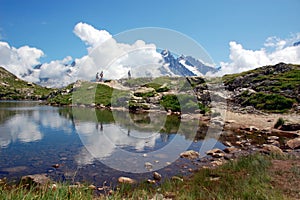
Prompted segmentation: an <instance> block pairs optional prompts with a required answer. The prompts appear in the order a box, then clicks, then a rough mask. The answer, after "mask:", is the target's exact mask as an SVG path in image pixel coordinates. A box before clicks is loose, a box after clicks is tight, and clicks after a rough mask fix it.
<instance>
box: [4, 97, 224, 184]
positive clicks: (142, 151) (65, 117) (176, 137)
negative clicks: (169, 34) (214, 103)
mask: <svg viewBox="0 0 300 200" xmlns="http://www.w3.org/2000/svg"><path fill="white" fill-rule="evenodd" d="M195 138H196V139H197V140H195ZM202 139H204V137H203V136H201V133H200V135H199V121H198V120H184V121H182V120H180V119H179V118H178V117H177V116H167V115H165V114H162V113H144V114H129V113H128V112H124V111H108V110H95V109H91V108H58V107H51V106H45V105H40V104H39V102H14V101H2V102H0V178H3V177H7V178H8V179H9V180H18V179H19V178H20V177H21V176H23V175H28V174H40V173H46V174H47V175H49V177H51V178H52V179H54V180H55V181H71V182H76V181H80V182H88V183H93V184H96V185H102V184H103V183H104V182H105V181H106V182H112V183H114V182H116V180H117V178H118V177H119V176H129V177H132V178H135V179H145V178H151V177H152V175H151V174H152V173H151V171H158V172H160V173H161V174H162V175H163V177H168V176H172V175H178V174H183V175H185V174H187V173H188V169H190V168H192V169H193V168H196V167H197V166H198V165H200V164H201V159H200V160H198V161H197V160H196V161H190V160H188V159H183V158H179V154H180V153H181V152H183V151H185V150H189V149H193V150H196V151H198V152H200V155H202V156H204V153H203V152H205V151H207V150H208V149H211V148H214V147H218V148H224V146H223V145H222V144H221V143H219V142H218V141H216V140H215V139H213V138H209V137H208V138H207V137H206V138H205V140H202ZM54 164H58V165H59V167H58V168H54V167H53V165H54ZM150 164H151V165H150Z"/></svg>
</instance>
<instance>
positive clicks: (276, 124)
mask: <svg viewBox="0 0 300 200" xmlns="http://www.w3.org/2000/svg"><path fill="white" fill-rule="evenodd" d="M283 124H284V119H283V118H282V117H280V118H279V119H278V120H277V122H276V123H275V125H274V128H279V127H280V126H282V125H283Z"/></svg>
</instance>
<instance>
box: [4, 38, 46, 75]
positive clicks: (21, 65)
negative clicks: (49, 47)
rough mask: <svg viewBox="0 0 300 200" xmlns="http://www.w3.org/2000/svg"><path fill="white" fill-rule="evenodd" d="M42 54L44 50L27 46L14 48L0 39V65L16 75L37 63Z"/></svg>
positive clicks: (21, 73)
mask: <svg viewBox="0 0 300 200" xmlns="http://www.w3.org/2000/svg"><path fill="white" fill-rule="evenodd" d="M42 56H44V52H43V51H42V50H40V49H37V48H34V47H29V46H22V47H20V48H15V47H12V46H10V45H9V44H8V43H7V42H2V41H0V58H1V59H0V66H4V67H5V68H6V69H7V70H8V71H10V72H11V73H13V74H15V75H16V76H18V77H21V76H22V75H24V74H26V73H27V72H28V70H30V69H32V67H33V66H35V65H37V64H39V63H40V61H39V59H40V58H41V57H42Z"/></svg>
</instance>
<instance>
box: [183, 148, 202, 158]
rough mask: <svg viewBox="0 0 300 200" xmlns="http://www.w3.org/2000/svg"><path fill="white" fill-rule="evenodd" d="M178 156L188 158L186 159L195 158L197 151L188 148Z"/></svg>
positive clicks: (197, 154) (197, 155)
mask: <svg viewBox="0 0 300 200" xmlns="http://www.w3.org/2000/svg"><path fill="white" fill-rule="evenodd" d="M180 157H181V158H188V159H196V158H198V157H199V153H198V152H196V151H194V150H189V151H185V152H182V153H181V154H180Z"/></svg>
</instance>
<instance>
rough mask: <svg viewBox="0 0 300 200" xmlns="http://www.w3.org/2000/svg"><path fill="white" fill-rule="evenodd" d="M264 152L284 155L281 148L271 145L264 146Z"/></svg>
mask: <svg viewBox="0 0 300 200" xmlns="http://www.w3.org/2000/svg"><path fill="white" fill-rule="evenodd" d="M263 151H265V152H266V153H270V154H278V155H283V151H282V150H281V149H280V148H279V147H277V146H274V145H271V144H264V145H263Z"/></svg>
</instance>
